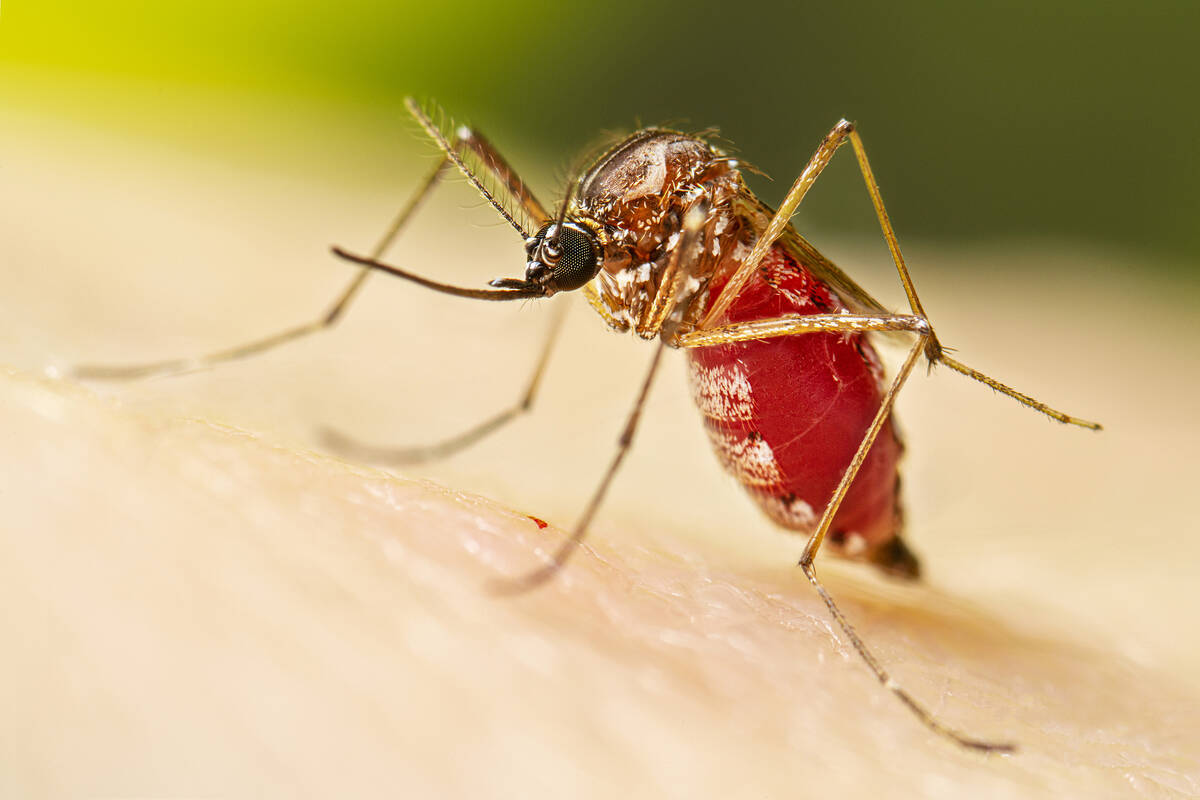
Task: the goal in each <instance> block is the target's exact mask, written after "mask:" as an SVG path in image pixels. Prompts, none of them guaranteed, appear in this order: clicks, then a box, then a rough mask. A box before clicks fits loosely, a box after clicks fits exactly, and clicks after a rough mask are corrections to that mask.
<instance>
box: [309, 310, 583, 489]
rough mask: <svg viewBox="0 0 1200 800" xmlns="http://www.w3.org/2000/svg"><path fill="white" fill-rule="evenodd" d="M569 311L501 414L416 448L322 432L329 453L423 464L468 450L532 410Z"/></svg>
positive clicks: (558, 315) (559, 314) (558, 313)
mask: <svg viewBox="0 0 1200 800" xmlns="http://www.w3.org/2000/svg"><path fill="white" fill-rule="evenodd" d="M566 309H567V304H566V303H561V302H560V303H559V304H558V307H557V308H556V309H555V310H554V319H553V321H552V322H551V323H550V330H549V331H548V332H547V336H546V342H545V344H543V345H542V352H541V355H540V356H539V357H538V361H537V364H536V366H534V369H533V374H532V375H531V376H530V378H529V383H528V384H527V385H526V387H525V391H524V393H522V395H521V397H520V399H519V400H517V402H515V403H513V404H512V405H511V406H509V407H508V408H506V409H504V410H503V411H501V412H499V413H498V414H495V415H493V416H491V417H488V418H487V419H485V420H484V421H483V422H480V423H479V424H478V425H474V426H472V427H471V428H468V429H467V430H465V431H463V432H462V433H460V434H457V435H455V436H451V437H449V438H447V439H443V440H442V441H440V442H435V443H433V444H428V445H418V446H415V447H381V446H378V445H371V444H366V443H364V442H360V441H358V440H356V439H353V438H351V437H349V436H346V435H345V434H343V433H340V432H338V431H336V430H332V429H329V428H326V429H323V430H322V431H321V441H322V443H323V444H324V445H325V446H326V447H328V448H329V449H330V450H333V451H334V452H336V453H338V454H340V455H342V456H345V457H346V458H349V459H352V460H355V461H366V462H370V463H373V464H394V465H399V464H421V463H425V462H428V461H436V460H437V459H441V458H447V457H449V456H451V455H454V454H455V453H457V452H459V451H461V450H465V449H466V448H468V447H470V446H471V445H473V444H475V443H476V442H478V441H480V440H481V439H483V438H485V437H486V436H488V435H489V434H491V433H494V432H496V431H497V430H499V429H500V428H502V427H504V426H505V425H506V424H508V423H509V422H512V421H513V420H514V419H516V418H517V417H519V416H521V415H522V414H525V413H526V412H528V411H529V410H530V409H532V408H533V401H534V399H535V398H536V397H537V391H538V388H539V387H540V386H541V382H542V375H543V374H544V372H545V370H546V364H547V362H548V361H549V360H550V353H551V352H552V351H553V350H554V343H555V342H556V341H557V340H558V334H559V331H560V330H561V329H562V323H563V319H564V318H565V317H566Z"/></svg>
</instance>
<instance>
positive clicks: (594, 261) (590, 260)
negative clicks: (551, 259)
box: [553, 224, 600, 292]
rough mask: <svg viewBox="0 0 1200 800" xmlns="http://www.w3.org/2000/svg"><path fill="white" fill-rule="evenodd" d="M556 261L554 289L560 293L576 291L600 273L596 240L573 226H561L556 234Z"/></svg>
mask: <svg viewBox="0 0 1200 800" xmlns="http://www.w3.org/2000/svg"><path fill="white" fill-rule="evenodd" d="M555 249H556V250H557V251H558V253H557V255H558V260H557V261H556V262H555V263H554V270H553V281H554V288H555V289H558V290H559V291H561V292H569V291H572V290H573V289H578V288H580V287H582V286H583V285H584V284H586V283H587V282H588V281H590V280H591V279H592V278H594V277H596V273H597V272H599V271H600V257H599V256H600V253H599V248H598V247H597V246H596V238H595V237H594V236H592V234H591V233H590V232H589V231H587V230H585V229H583V228H579V227H576V226H575V225H570V224H567V225H563V226H562V229H561V230H560V231H559V234H558V242H557V247H556V248H555Z"/></svg>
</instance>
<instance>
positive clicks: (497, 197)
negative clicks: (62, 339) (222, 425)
mask: <svg viewBox="0 0 1200 800" xmlns="http://www.w3.org/2000/svg"><path fill="white" fill-rule="evenodd" d="M407 102H408V107H409V111H411V112H412V114H413V116H415V117H416V118H417V121H418V122H420V123H421V125H422V126H423V127H424V128H425V129H426V131H428V132H429V134H430V136H432V137H433V139H434V141H435V142H436V143H437V145H438V147H439V148H441V150H442V157H441V158H440V159H439V160H438V163H437V165H436V166H435V167H434V169H433V170H432V171H431V172H430V173H429V175H428V176H427V177H426V178H425V180H424V181H422V182H421V184H420V186H418V187H417V190H416V191H415V192H414V193H413V195H412V196H411V197H410V198H409V200H408V202H407V203H405V204H404V207H403V208H401V209H400V212H399V213H398V214H397V215H396V217H395V219H394V220H393V221H392V224H391V225H389V226H388V229H387V230H386V231H385V232H384V234H383V236H381V237H380V239H379V241H378V242H376V244H375V246H374V247H373V248H372V249H371V250H370V255H369V259H370V260H378V259H380V258H382V257H383V255H384V253H385V252H386V251H387V250H388V248H390V247H391V246H392V243H393V242H394V241H395V240H396V237H397V236H399V235H400V232H401V231H402V230H403V229H404V228H405V226H406V225H407V224H408V222H409V220H411V219H412V217H413V215H414V214H415V213H416V211H417V209H418V208H419V207H420V206H421V204H422V202H423V201H424V200H425V198H426V197H428V196H429V194H430V193H431V192H432V191H433V189H434V187H435V186H437V184H438V183H439V182H440V181H441V179H442V178H443V177H444V176H445V174H446V171H447V169H448V167H449V166H450V165H451V164H454V165H455V166H457V167H458V168H459V169H461V170H462V171H463V173H464V174H465V175H466V176H467V178H468V179H469V180H470V181H471V182H472V184H474V185H475V187H476V188H478V189H479V191H480V192H482V193H483V195H484V196H485V197H486V198H487V199H488V200H489V201H490V202H491V203H492V205H494V206H495V207H496V208H497V210H499V211H500V213H501V214H502V215H503V216H504V218H505V219H507V220H508V221H509V222H510V223H512V224H513V226H514V227H516V228H517V229H518V230H519V231H521V232H522V234H523V235H526V236H527V235H528V233H529V231H528V230H526V228H529V227H531V225H532V224H539V223H540V222H541V221H542V220H543V219H545V217H546V212H545V209H544V208H543V207H542V205H541V203H539V202H538V201H537V198H535V197H534V196H533V193H532V192H531V191H530V190H529V188H528V187H527V186H526V185H525V183H524V182H523V181H522V180H521V179H520V177H519V176H518V175H517V174H516V172H515V171H514V170H513V169H512V167H510V166H509V165H508V163H507V162H506V161H505V160H504V158H503V157H502V156H501V155H500V153H499V152H498V151H497V150H496V149H495V148H494V147H493V146H492V145H491V143H489V142H488V141H487V139H485V138H484V137H483V136H482V135H480V134H479V133H478V132H476V131H473V130H471V129H470V128H467V127H465V126H459V127H457V128H454V132H453V133H452V134H451V135H450V136H449V138H447V135H446V134H445V133H444V132H443V131H442V129H441V128H440V127H439V126H438V125H437V124H436V123H435V122H434V121H433V120H432V119H431V118H430V116H429V115H428V114H427V113H426V112H425V111H424V110H423V109H421V108H420V107H419V106H418V105H417V104H416V103H415V102H414V101H412V100H411V99H410V100H408V101H407ZM518 218H519V219H520V220H521V223H518V222H517V219H518ZM368 274H370V270H369V269H365V268H364V269H361V270H359V271H358V273H357V274H356V275H355V276H354V278H353V279H352V280H351V281H350V283H349V284H348V285H347V286H346V288H345V289H343V290H342V292H341V294H339V295H338V296H337V299H336V300H335V301H334V303H333V304H332V305H331V306H330V307H329V309H328V310H327V311H326V312H325V313H324V314H322V315H321V316H319V317H317V318H316V319H314V320H311V321H309V322H306V323H304V324H302V325H297V326H295V327H292V328H287V329H285V330H282V331H279V332H277V333H274V334H271V335H270V336H266V337H263V338H261V339H255V340H254V341H250V342H246V343H243V344H240V345H237V346H236V347H231V348H227V349H224V350H218V351H216V352H213V353H208V354H206V355H202V356H194V357H190V358H172V359H166V360H163V361H152V362H149V363H144V364H122V365H103V364H83V365H79V366H76V367H75V368H73V369H72V370H71V373H72V374H73V375H74V376H75V377H77V378H85V379H99V380H132V379H137V378H148V377H153V376H163V375H178V374H181V373H185V372H192V371H195V370H200V369H207V368H209V367H214V366H217V365H219V364H223V363H225V362H228V361H236V360H238V359H242V358H248V357H250V356H254V355H258V354H259V353H263V352H266V351H267V350H271V349H274V348H276V347H278V346H280V345H282V344H286V343H287V342H291V341H294V340H296V339H300V338H302V337H304V336H308V335H310V334H313V333H317V332H319V331H322V330H325V329H326V328H330V327H332V326H333V325H334V324H336V323H337V321H338V320H339V319H340V318H341V316H342V315H343V314H344V313H345V311H346V309H347V308H348V307H349V306H350V303H351V302H352V301H353V300H354V298H355V297H357V295H358V293H359V290H360V289H361V288H362V285H363V282H364V281H366V279H367V275H368Z"/></svg>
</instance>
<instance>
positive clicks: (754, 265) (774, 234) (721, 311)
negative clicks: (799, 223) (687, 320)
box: [700, 120, 854, 328]
mask: <svg viewBox="0 0 1200 800" xmlns="http://www.w3.org/2000/svg"><path fill="white" fill-rule="evenodd" d="M853 129H854V126H853V125H851V124H850V123H849V122H847V121H846V120H842V121H841V122H839V123H838V124H837V125H835V126H834V128H833V130H831V131H830V132H829V133H828V134H826V136H825V139H824V140H823V141H822V142H821V144H820V146H819V147H818V148H817V152H815V153H813V156H812V158H810V159H809V160H808V164H807V165H806V166H805V167H804V170H803V171H802V172H801V173H800V175H799V177H797V178H796V182H795V183H793V184H792V188H791V189H788V193H787V196H785V197H784V198H783V202H782V203H780V205H779V209H778V210H777V211H776V212H775V216H773V217H772V218H771V221H770V222H769V223H767V227H766V229H765V230H764V231H763V232H762V234H761V235H760V236H759V237H758V241H756V242H755V243H754V247H753V248H751V250H750V254H749V255H747V256H746V258H745V259H744V260H743V261H742V263H741V264H740V265H739V266H738V269H737V271H736V272H735V273H734V274H733V275H732V276H731V277H730V279H729V282H728V283H726V284H725V286H724V288H722V289H721V294H720V295H718V296H717V299H716V300H715V301H714V302H713V304H712V307H711V308H709V310H708V313H707V314H706V315H705V317H704V320H703V321H702V322H701V323H700V327H701V328H708V327H712V326H713V325H714V324H715V323H716V321H717V320H719V319H721V317H723V316H724V315H725V312H726V311H728V310H729V306H730V304H732V303H733V299H734V298H735V297H737V296H738V294H739V293H740V292H741V291H742V288H743V287H744V286H745V285H746V283H747V282H748V281H749V280H750V277H751V276H752V275H754V273H755V271H757V270H758V265H759V264H760V263H762V260H763V258H764V257H766V255H767V253H768V252H769V251H770V250H771V247H772V246H773V245H774V244H775V242H776V240H777V239H779V237H780V236H782V235H783V232H784V231H785V230H787V228H788V226H789V225H791V224H792V215H793V214H795V213H796V209H797V208H799V207H800V203H801V201H802V200H804V196H805V195H806V194H808V190H809V189H811V188H812V185H813V184H814V183H816V182H817V178H819V177H820V176H821V173H822V172H824V171H825V167H827V166H829V162H830V161H832V160H833V155H834V153H836V152H837V149H838V148H839V147H841V146H842V145H843V144H844V143H845V141H846V137H847V136H848V135H849V132H850V131H852V130H853Z"/></svg>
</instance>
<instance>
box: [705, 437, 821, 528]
mask: <svg viewBox="0 0 1200 800" xmlns="http://www.w3.org/2000/svg"><path fill="white" fill-rule="evenodd" d="M708 438H709V440H710V441H711V442H712V445H713V449H714V450H716V451H717V460H719V461H720V462H721V465H722V466H723V467H725V469H726V470H728V471H729V472H730V473H731V474H732V475H733V476H734V477H735V478H737V479H738V482H740V483H742V484H743V485H745V486H751V487H755V486H776V485H778V484H779V482H780V481H781V480H783V475H782V474H781V473H780V472H779V463H778V462H777V461H776V460H775V451H774V450H772V449H771V445H769V444H767V443H766V441H765V440H764V439H763V438H762V437H761V436H753V435H751V436H742V435H740V434H737V433H731V432H729V431H723V430H720V429H713V428H711V427H710V428H708ZM810 510H811V509H810Z"/></svg>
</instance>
